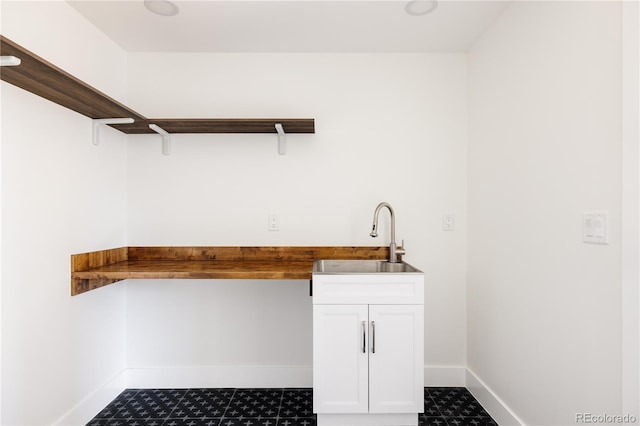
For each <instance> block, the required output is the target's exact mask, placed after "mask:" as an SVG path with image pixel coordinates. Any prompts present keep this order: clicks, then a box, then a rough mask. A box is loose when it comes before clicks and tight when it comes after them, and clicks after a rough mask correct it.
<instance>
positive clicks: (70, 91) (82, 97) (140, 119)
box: [0, 35, 315, 134]
mask: <svg viewBox="0 0 640 426" xmlns="http://www.w3.org/2000/svg"><path fill="white" fill-rule="evenodd" d="M0 55H2V56H15V57H17V58H19V59H20V60H21V61H22V63H21V64H20V65H18V66H7V67H2V69H1V70H0V79H2V80H4V81H6V82H7V83H11V84H13V85H14V86H17V87H20V88H22V89H24V90H26V91H28V92H31V93H33V94H35V95H38V96H40V97H43V98H45V99H48V100H50V101H51V102H55V103H57V104H58V105H61V106H63V107H65V108H69V109H70V110H73V111H75V112H77V113H79V114H82V115H85V116H87V117H89V118H92V119H95V118H133V119H134V120H135V122H134V123H132V124H118V125H116V124H111V125H110V126H111V127H113V128H115V129H118V130H120V131H121V132H124V133H127V134H146V133H149V134H151V133H154V132H153V130H151V129H149V124H156V125H158V126H160V127H161V128H162V129H164V130H165V131H167V132H169V133H276V130H275V124H276V123H281V124H282V127H283V129H284V131H285V133H315V125H314V124H315V123H314V119H312V118H287V119H284V118H283V119H279V118H269V119H227V118H216V119H214V118H212V119H186V118H185V119H180V118H158V119H155V118H146V117H145V116H143V115H142V114H140V113H138V112H136V111H133V110H132V109H130V108H128V107H127V106H125V105H123V104H121V103H120V102H118V101H116V100H115V99H112V98H110V97H109V96H107V95H106V94H104V93H102V92H100V91H99V90H97V89H95V88H93V87H91V86H90V85H88V84H86V83H85V82H83V81H82V80H79V79H78V78H76V77H74V76H73V75H71V74H69V73H67V72H66V71H64V70H62V69H60V68H58V67H57V66H55V65H53V64H52V63H50V62H47V61H46V60H45V59H43V58H41V57H39V56H38V55H36V54H34V53H33V52H30V51H29V50H27V49H25V48H24V47H22V46H20V45H19V44H17V43H15V42H13V41H11V40H9V39H7V38H6V37H3V36H2V35H0Z"/></svg>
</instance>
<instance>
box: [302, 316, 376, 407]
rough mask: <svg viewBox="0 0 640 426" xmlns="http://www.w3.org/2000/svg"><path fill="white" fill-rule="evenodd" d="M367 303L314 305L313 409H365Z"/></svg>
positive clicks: (366, 394) (366, 400)
mask: <svg viewBox="0 0 640 426" xmlns="http://www.w3.org/2000/svg"><path fill="white" fill-rule="evenodd" d="M367 311H368V307H367V305H314V306H313V411H314V412H315V413H366V412H367V411H368V377H367V376H368V360H367V356H368V332H367Z"/></svg>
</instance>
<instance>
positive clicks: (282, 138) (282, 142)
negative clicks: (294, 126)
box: [276, 123, 287, 155]
mask: <svg viewBox="0 0 640 426" xmlns="http://www.w3.org/2000/svg"><path fill="white" fill-rule="evenodd" d="M276 132H278V154H280V155H285V154H286V153H287V134H286V133H285V132H284V128H283V127H282V123H276Z"/></svg>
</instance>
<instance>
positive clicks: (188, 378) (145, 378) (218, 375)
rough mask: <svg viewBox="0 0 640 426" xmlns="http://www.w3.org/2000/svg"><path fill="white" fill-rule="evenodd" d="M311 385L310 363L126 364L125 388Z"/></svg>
mask: <svg viewBox="0 0 640 426" xmlns="http://www.w3.org/2000/svg"><path fill="white" fill-rule="evenodd" d="M312 386H313V370H312V368H311V366H299V367H279V366H275V367H274V366H267V367H265V366H221V367H220V366H200V367H170V368H129V369H127V387H128V388H142V389H144V388H303V387H305V388H306V387H312Z"/></svg>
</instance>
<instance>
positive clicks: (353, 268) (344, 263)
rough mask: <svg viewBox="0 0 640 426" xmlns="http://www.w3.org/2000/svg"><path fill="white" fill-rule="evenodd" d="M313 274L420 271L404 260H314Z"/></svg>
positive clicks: (415, 272) (418, 272) (413, 272)
mask: <svg viewBox="0 0 640 426" xmlns="http://www.w3.org/2000/svg"><path fill="white" fill-rule="evenodd" d="M313 273H314V274H381V273H382V274H384V273H387V274H389V273H390V274H421V273H422V271H420V270H419V269H416V268H414V267H413V266H411V265H409V264H408V263H405V262H397V263H391V262H389V261H386V260H325V259H323V260H316V261H315V262H313Z"/></svg>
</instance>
